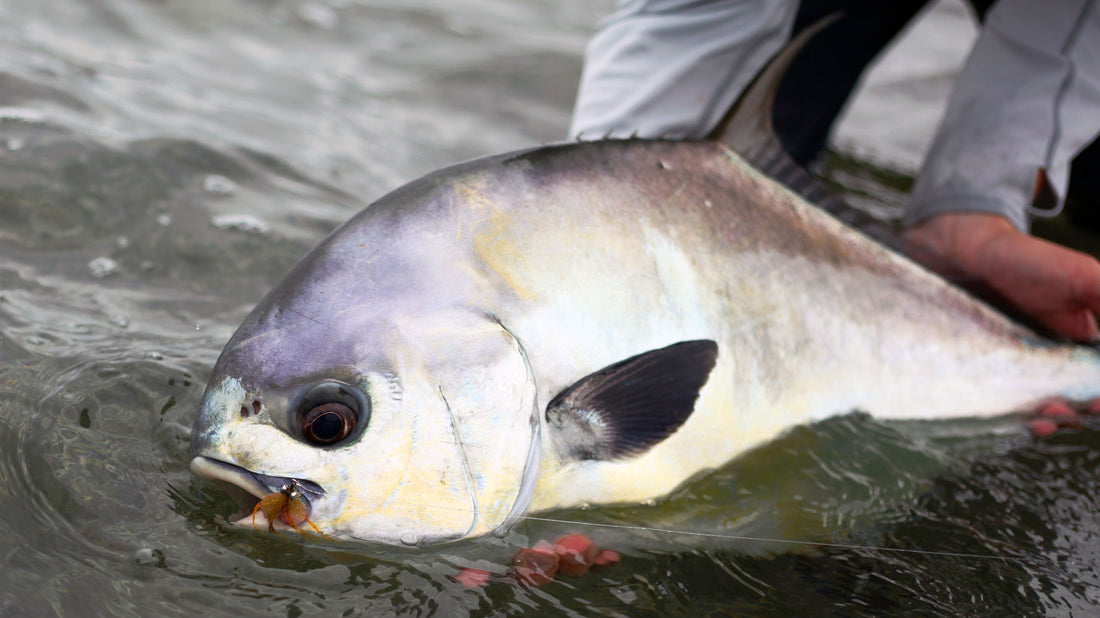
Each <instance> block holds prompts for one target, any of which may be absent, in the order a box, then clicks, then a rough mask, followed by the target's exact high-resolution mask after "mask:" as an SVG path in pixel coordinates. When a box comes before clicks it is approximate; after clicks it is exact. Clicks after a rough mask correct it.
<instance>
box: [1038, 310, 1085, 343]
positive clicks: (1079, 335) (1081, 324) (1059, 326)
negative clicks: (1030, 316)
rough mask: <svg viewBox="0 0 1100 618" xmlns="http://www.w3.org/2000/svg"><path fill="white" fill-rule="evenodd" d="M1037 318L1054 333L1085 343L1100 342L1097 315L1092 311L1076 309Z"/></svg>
mask: <svg viewBox="0 0 1100 618" xmlns="http://www.w3.org/2000/svg"><path fill="white" fill-rule="evenodd" d="M1036 318H1037V319H1038V320H1039V321H1040V322H1041V323H1042V324H1044V325H1046V326H1047V327H1048V328H1050V329H1051V330H1052V331H1054V332H1056V333H1058V334H1060V335H1062V336H1063V337H1066V338H1067V339H1070V340H1072V341H1080V342H1085V343H1097V342H1098V341H1100V329H1098V328H1097V326H1096V315H1095V314H1094V313H1093V310H1090V309H1075V310H1071V311H1067V312H1064V313H1058V314H1053V315H1038V316H1036Z"/></svg>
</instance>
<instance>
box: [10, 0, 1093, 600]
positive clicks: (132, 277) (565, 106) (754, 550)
mask: <svg viewBox="0 0 1100 618" xmlns="http://www.w3.org/2000/svg"><path fill="white" fill-rule="evenodd" d="M606 10H607V3H600V4H596V5H593V6H590V4H589V3H586V2H580V1H570V2H550V1H541V0H540V1H534V0H528V1H526V2H523V3H514V2H503V1H499V2H494V1H484V0H483V1H478V2H475V1H473V0H467V1H464V2H462V1H460V2H450V3H442V2H432V1H429V0H421V1H414V2H385V1H381V0H373V1H370V0H329V1H328V2H295V1H291V0H269V1H261V0H226V1H224V2H219V3H193V2H174V3H167V2H153V1H151V0H150V1H142V0H97V1H95V2H76V1H73V0H55V1H51V2H40V1H37V0H7V1H6V2H4V3H3V4H0V512H2V513H3V515H2V516H0V615H4V616H9V615H12V616H47V615H120V616H146V615H155V614H166V615H195V614H196V613H204V614H205V613H209V612H211V611H213V612H216V613H218V614H231V613H232V614H236V615H241V616H251V615H257V616H261V615H262V616H271V615H278V616H282V615H286V616H297V615H302V614H315V613H322V612H323V613H324V614H325V615H349V616H350V615H386V614H400V615H455V614H458V615H463V614H471V615H501V614H520V613H532V614H534V613H539V614H573V615H632V616H634V615H654V616H656V615H661V616H665V615H685V616H699V615H705V614H706V613H708V612H709V613H713V614H716V615H725V614H729V613H734V612H736V613H741V614H754V615H791V614H792V613H796V612H797V613H799V614H810V613H812V614H815V615H829V614H832V615H880V614H882V613H890V614H902V615H904V614H911V615H932V614H939V615H952V616H953V615H958V614H962V613H965V614H974V615H1025V614H1043V613H1046V614H1065V613H1077V614H1079V615H1085V614H1087V613H1089V611H1090V610H1091V608H1092V605H1093V604H1094V603H1096V602H1098V601H1100V540H1098V538H1097V536H1098V534H1100V519H1098V518H1097V516H1096V513H1098V512H1100V504H1097V502H1098V500H1100V499H1098V498H1096V497H1095V496H1096V494H1097V492H1096V491H1095V489H1096V481H1095V479H1096V473H1097V467H1098V462H1100V449H1098V448H1097V447H1096V444H1097V439H1098V431H1097V430H1096V429H1094V428H1085V429H1083V430H1082V431H1079V432H1076V433H1071V434H1065V435H1058V436H1055V437H1053V438H1051V439H1047V440H1042V441H1035V440H1032V439H1030V438H1029V437H1028V436H1027V435H1026V433H1025V432H1024V431H1023V429H1022V427H1021V424H1020V422H1019V419H1017V418H1011V417H1010V418H1002V419H994V420H984V421H969V422H954V423H883V422H878V421H874V420H872V419H870V418H868V417H866V416H862V415H850V416H845V417H841V418H837V419H834V420H831V421H827V422H824V423H820V424H817V425H814V426H812V427H806V428H799V429H797V430H795V431H793V432H792V433H790V434H789V435H787V436H785V437H783V438H782V439H780V440H778V441H776V442H775V443H773V444H770V445H767V446H765V447H763V448H761V449H759V450H757V451H755V452H753V453H751V454H749V455H747V456H746V457H744V458H741V459H740V460H738V461H737V462H734V463H733V464H730V465H729V466H727V467H725V468H723V469H722V470H719V471H717V472H716V473H714V474H711V475H709V476H707V477H705V478H701V479H697V480H696V481H694V482H692V483H690V484H689V485H687V486H686V487H684V488H683V489H681V490H680V491H678V492H676V493H675V494H674V495H673V496H670V497H669V498H668V499H666V500H661V501H659V502H657V503H654V504H648V505H638V506H634V507H623V508H598V509H592V510H586V511H579V512H565V513H552V514H547V518H546V519H547V520H531V521H528V522H525V523H524V524H522V525H521V526H520V527H519V528H518V529H517V530H516V532H515V533H514V534H513V535H512V536H510V537H508V538H505V539H503V540H500V539H486V540H482V541H477V542H471V543H466V544H461V545H456V546H452V547H447V548H445V549H444V550H442V551H418V552H397V551H385V552H382V551H362V552H332V551H325V550H321V549H318V548H315V547H311V546H309V545H302V544H300V543H296V542H292V541H291V540H290V539H289V538H276V537H272V536H270V535H260V534H250V533H242V532H239V531H234V530H227V529H226V528H225V527H224V525H223V524H224V519H225V517H227V516H228V515H229V514H231V513H232V512H233V511H234V510H235V506H234V505H233V504H232V502H231V501H230V500H229V499H228V497H227V496H225V495H224V494H222V493H220V492H218V491H216V490H215V489H213V488H211V487H209V486H208V485H206V484H204V483H199V482H197V481H195V480H193V479H192V477H191V475H190V473H189V472H188V469H187V464H188V459H189V455H188V439H189V432H190V427H191V423H192V421H193V419H194V417H195V414H196V410H197V406H198V402H199V399H200V397H201V394H202V389H203V387H204V385H205V381H206V378H207V377H208V375H209V371H210V367H211V366H212V364H213V362H214V360H215V358H216V356H217V354H218V352H219V351H220V348H221V346H222V345H223V344H224V342H225V341H226V340H227V339H228V337H229V335H230V334H231V333H232V331H233V329H235V328H236V326H237V324H238V323H239V322H240V320H241V319H242V318H243V317H244V315H245V314H246V313H247V312H248V310H249V309H250V308H251V306H252V305H253V304H254V303H255V302H256V301H257V300H258V299H259V297H260V296H261V295H262V294H263V293H264V292H265V291H266V290H267V289H268V288H269V287H270V286H271V285H272V284H273V283H274V282H275V281H276V280H277V279H278V278H279V277H280V276H281V274H282V273H283V272H285V271H286V269H287V268H288V267H289V266H290V265H291V264H292V263H293V262H294V261H295V260H296V259H297V258H298V257H299V256H300V255H302V254H303V253H304V252H305V251H306V250H307V249H308V248H310V247H311V246H312V245H313V244H314V243H316V242H317V241H318V240H319V239H320V238H321V237H322V236H323V235H324V234H325V233H326V232H327V231H328V230H330V229H332V228H333V227H334V226H335V225H336V224H338V223H339V222H341V221H343V220H344V219H346V218H347V217H348V216H350V215H351V214H352V213H353V212H355V211H356V210H358V209H359V208H362V207H363V206H365V205H366V204H367V203H369V202H370V201H372V200H373V199H374V198H376V197H378V196H380V195H382V194H383V193H385V192H386V191H388V190H390V189H392V188H395V187H396V186H398V185H400V184H401V183H403V182H405V181H407V180H410V179H413V178H415V177H417V176H420V175H422V174H423V173H426V172H428V171H430V170H432V169H435V168H438V167H440V166H442V165H445V164H448V163H452V162H455V161H458V160H462V159H466V158H469V157H474V156H479V155H484V154H489V153H495V152H500V151H504V150H508V149H511V148H518V147H523V146H528V145H531V144H533V143H541V142H546V141H552V140H556V139H558V138H560V137H561V136H562V134H563V133H564V130H565V127H566V126H567V119H568V114H569V108H570V104H571V100H572V95H573V89H574V86H575V82H576V79H577V76H578V75H579V71H580V52H581V50H582V48H583V45H584V42H585V40H586V38H587V36H588V34H589V32H590V31H591V28H592V26H593V24H594V23H595V21H596V19H597V18H598V17H599V16H600V15H602V14H604V13H605V12H606ZM945 11H946V12H945ZM937 18H938V19H946V20H948V22H947V23H951V24H954V26H955V27H958V28H961V29H963V30H965V29H966V28H967V27H968V26H967V25H966V22H965V15H964V14H962V13H961V12H959V11H958V10H957V9H952V8H950V7H948V8H947V9H943V10H941V11H940V12H939V13H937ZM951 20H954V21H951ZM960 20H961V21H960ZM916 49H917V51H916V52H910V53H916V54H917V55H918V57H920V58H925V59H927V60H928V62H929V63H931V65H929V66H933V68H931V69H928V70H927V71H925V70H924V69H925V68H926V66H925V65H923V64H921V63H919V62H918V63H916V64H903V65H902V68H901V69H898V70H896V71H893V72H889V73H887V74H885V75H884V76H883V79H881V80H879V81H876V82H873V83H872V86H871V87H870V88H869V93H868V95H867V98H865V100H864V102H863V103H861V105H859V106H857V107H856V108H855V109H853V111H852V116H853V117H854V118H852V119H850V122H854V123H855V124H854V125H851V124H850V125H849V126H850V127H851V126H855V127H859V126H866V123H868V122H874V121H875V120H876V116H875V108H876V102H877V103H879V104H881V105H882V106H884V107H887V108H890V107H889V106H888V105H887V103H890V105H895V104H898V103H897V102H896V101H894V102H892V103H891V102H890V101H887V100H886V99H884V98H883V97H896V94H897V88H893V89H892V88H889V87H888V86H889V85H890V84H891V83H898V80H902V82H903V83H911V82H912V81H913V80H921V79H926V81H925V82H923V84H924V86H922V87H921V88H919V89H918V90H920V92H921V93H922V97H923V96H928V93H929V92H930V91H932V90H935V88H938V87H941V86H942V88H941V90H943V91H945V89H946V88H947V84H941V83H940V82H941V81H943V80H942V79H941V75H940V74H941V72H943V71H947V72H948V74H949V72H950V66H948V65H950V62H948V63H947V65H945V64H944V63H942V62H940V63H938V64H937V63H936V62H932V60H933V59H934V58H933V57H934V56H937V55H938V54H939V53H940V51H941V48H940V47H939V46H927V47H925V48H923V49H926V51H927V54H924V55H921V53H922V52H921V51H920V50H921V49H922V48H921V47H920V45H919V44H918V46H917V48H916ZM914 66H915V67H916V73H914V74H912V75H910V76H909V81H905V71H904V70H902V69H913V67H914ZM945 66H946V68H945ZM891 80H894V81H893V82H891ZM937 84H939V86H937ZM875 88H880V89H881V90H880V91H879V94H878V95H876V93H875ZM876 96H877V97H878V98H876ZM921 104H922V105H923V104H924V101H921ZM901 105H904V103H901ZM890 109H892V108H890ZM921 109H924V108H921ZM890 113H891V114H892V113H893V112H890ZM922 113H923V112H922ZM918 116H919V115H918ZM877 121H878V122H882V117H881V116H879V117H877ZM922 122H927V121H926V120H920V119H919V118H916V119H914V120H913V121H912V123H911V124H910V125H906V126H905V127H902V129H901V130H895V131H893V132H892V133H891V135H892V136H894V137H896V138H897V139H896V140H894V141H891V142H888V143H883V142H881V141H877V140H874V139H873V138H871V137H866V136H864V134H863V133H861V132H860V131H859V130H856V129H842V131H841V133H840V138H839V139H838V141H839V143H840V144H841V145H842V146H843V148H844V150H845V151H846V152H849V153H857V154H859V155H860V157H862V158H867V157H871V158H874V159H875V160H877V161H880V162H888V163H890V164H891V165H892V166H893V167H894V169H895V170H900V171H901V172H903V173H902V174H898V173H896V171H894V172H890V171H884V170H882V169H879V168H876V167H872V166H869V165H867V164H866V163H865V162H864V161H863V160H853V159H850V158H845V157H843V156H838V157H835V158H834V159H833V163H832V165H831V167H830V168H829V173H830V174H831V176H832V178H833V180H836V181H837V182H839V183H840V184H841V185H843V186H844V187H846V188H847V189H848V191H849V192H850V193H851V194H852V195H853V196H854V197H856V198H857V199H859V200H860V202H861V203H864V204H865V205H869V206H872V207H878V208H886V209H887V210H886V212H889V208H890V206H891V205H896V204H898V203H900V201H901V199H902V198H901V195H902V194H901V191H902V190H904V188H905V185H906V183H907V181H908V179H907V177H906V176H905V174H904V173H906V172H909V171H911V169H910V167H908V166H911V165H914V164H913V161H917V160H919V154H914V152H915V150H914V149H919V147H920V145H919V144H920V139H919V136H921V135H923V134H925V133H926V132H927V127H925V126H923V125H922V124H921V123H922ZM861 140H862V141H861ZM876 149H877V150H876ZM551 518H552V519H557V520H566V521H570V520H578V521H582V522H586V524H597V525H591V526H589V525H585V526H584V527H583V528H580V529H581V530H582V531H585V532H586V533H588V534H590V535H591V536H593V537H594V538H595V539H596V540H597V541H598V542H599V543H600V544H601V545H603V546H607V547H612V548H615V549H619V550H621V551H622V553H623V555H624V560H623V563H622V564H620V565H618V566H615V567H613V568H611V569H608V570H606V571H603V572H601V573H599V574H597V575H591V576H589V577H586V578H583V579H576V580H567V579H565V580H560V581H558V582H555V583H553V584H551V585H549V586H547V587H545V588H540V589H523V588H519V587H516V586H514V585H511V584H509V583H507V582H506V581H501V582H496V583H493V584H490V585H489V586H487V587H485V588H483V589H479V590H467V589H465V588H462V587H461V586H459V585H457V584H456V583H454V582H453V581H452V580H451V579H450V578H451V576H452V575H454V573H455V572H456V570H457V568H459V567H461V566H470V565H474V566H479V567H481V568H485V569H487V570H490V571H492V572H494V573H496V574H499V575H500V578H501V579H502V580H503V579H506V574H505V571H506V567H505V565H506V563H507V559H508V557H509V556H510V554H511V552H512V551H514V549H515V548H516V547H517V546H518V545H519V544H522V543H525V542H526V543H529V542H532V541H534V540H536V539H540V538H552V537H553V536H554V535H555V534H560V533H563V532H572V531H576V530H578V529H579V527H581V526H582V524H579V523H560V522H556V521H549V520H548V519H551ZM674 531H675V532H674ZM698 533H703V534H698ZM746 537H751V538H752V539H758V540H749V539H747V538H746ZM759 539H771V540H759ZM799 541H807V542H812V543H813V544H810V545H803V544H799V543H797V542H799ZM829 544H832V545H829ZM840 545H844V546H846V547H841V546H840ZM852 546H858V547H852ZM897 550H919V551H917V552H908V551H897Z"/></svg>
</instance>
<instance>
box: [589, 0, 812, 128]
mask: <svg viewBox="0 0 1100 618" xmlns="http://www.w3.org/2000/svg"><path fill="white" fill-rule="evenodd" d="M797 8H798V1H797V0H714V1H712V2H698V1H697V0H696V1H691V0H666V1H663V2H657V1H653V0H641V1H621V2H620V3H619V5H618V8H617V10H616V12H615V13H614V14H613V15H612V16H611V17H609V18H608V19H606V20H605V21H604V22H602V23H601V24H600V26H599V28H598V30H597V32H596V34H595V35H594V36H593V38H592V40H591V42H590V43H589V45H588V49H587V51H586V53H585V62H584V73H583V75H582V77H581V84H580V90H579V92H578V94H577V102H576V106H575V109H574V113H573V124H572V126H571V127H570V130H569V131H570V137H577V136H581V137H583V138H588V139H597V138H600V137H603V136H604V135H607V134H610V135H612V136H614V137H629V136H631V135H634V134H637V135H638V136H639V137H669V138H682V137H689V138H690V137H703V136H704V135H706V133H707V132H709V131H710V129H712V128H713V127H714V126H715V125H717V123H718V122H719V121H720V120H721V118H722V116H723V115H724V114H725V113H726V111H727V110H728V109H729V107H730V105H732V103H733V101H734V100H735V99H736V98H737V96H738V95H739V94H740V92H741V90H742V89H744V87H745V86H746V85H747V84H748V83H749V82H750V81H751V80H752V78H753V76H754V75H755V74H756V72H757V71H758V70H760V68H762V67H763V66H764V65H765V64H766V63H767V61H768V59H769V58H771V56H772V55H773V54H775V53H776V52H777V51H778V50H779V49H780V48H782V46H783V45H784V44H785V43H786V41H787V39H788V37H789V36H790V30H791V25H792V23H793V21H794V16H795V13H796V11H797Z"/></svg>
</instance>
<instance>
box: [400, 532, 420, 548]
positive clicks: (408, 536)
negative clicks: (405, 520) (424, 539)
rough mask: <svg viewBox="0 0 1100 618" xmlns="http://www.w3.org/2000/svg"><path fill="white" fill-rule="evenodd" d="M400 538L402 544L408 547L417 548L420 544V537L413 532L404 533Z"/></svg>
mask: <svg viewBox="0 0 1100 618" xmlns="http://www.w3.org/2000/svg"><path fill="white" fill-rule="evenodd" d="M400 538H401V542H402V543H404V544H405V545H408V546H409V547H415V546H416V545H417V544H418V543H420V535H419V534H417V533H415V532H413V531H411V530H406V531H404V532H402V533H401V537H400Z"/></svg>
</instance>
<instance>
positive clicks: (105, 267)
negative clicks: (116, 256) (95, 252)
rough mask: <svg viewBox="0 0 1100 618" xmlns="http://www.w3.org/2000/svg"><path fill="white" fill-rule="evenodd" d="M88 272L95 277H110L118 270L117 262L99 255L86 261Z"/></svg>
mask: <svg viewBox="0 0 1100 618" xmlns="http://www.w3.org/2000/svg"><path fill="white" fill-rule="evenodd" d="M88 272H89V273H90V274H91V275H92V276H93V277H95V278H96V279H103V278H104V277H110V276H111V275H113V274H115V273H117V272H118V262H116V261H114V260H112V259H111V258H109V257H107V256H99V257H97V258H95V259H94V260H92V261H91V262H88Z"/></svg>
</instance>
